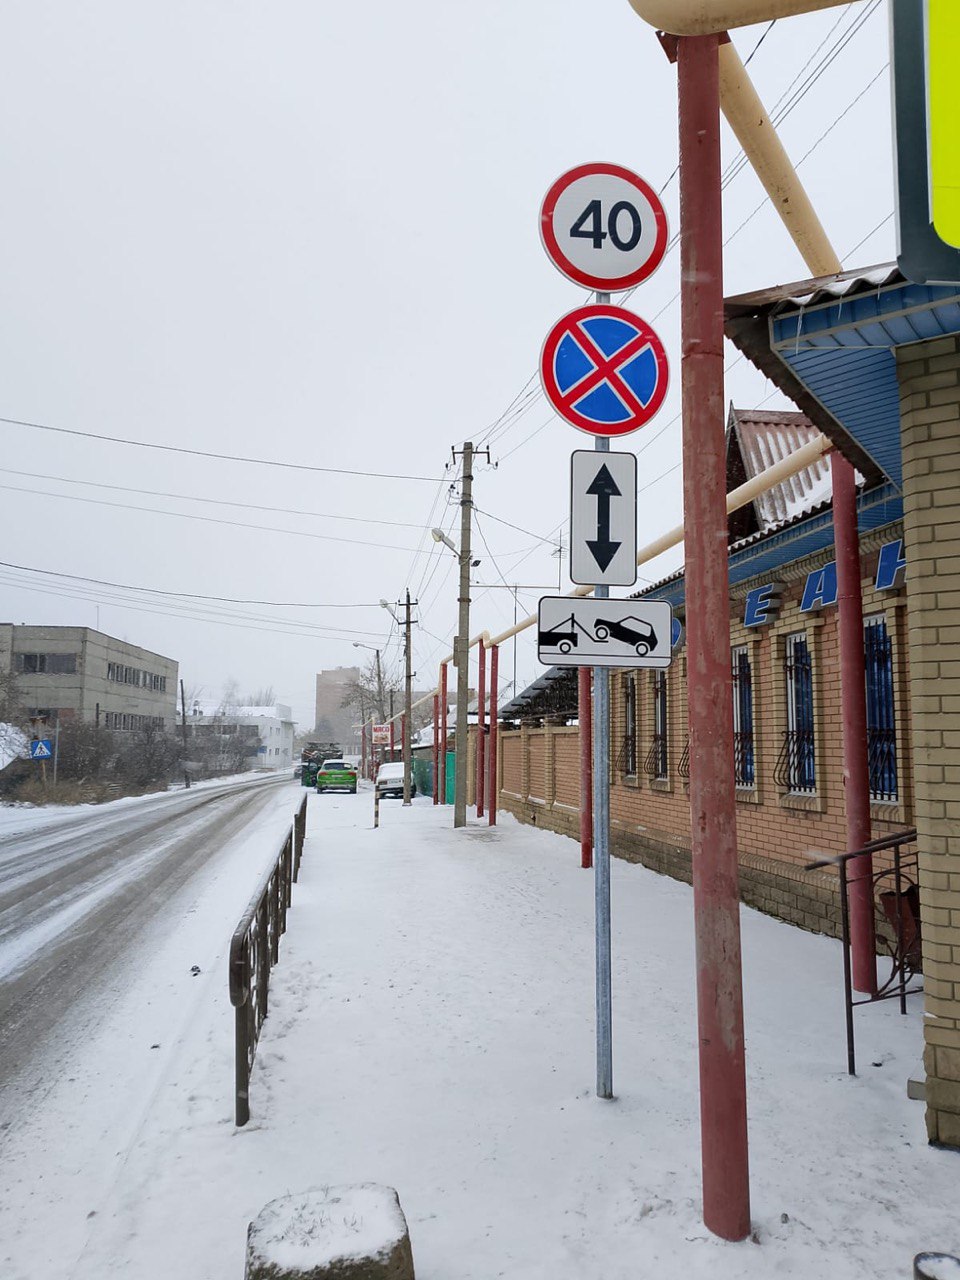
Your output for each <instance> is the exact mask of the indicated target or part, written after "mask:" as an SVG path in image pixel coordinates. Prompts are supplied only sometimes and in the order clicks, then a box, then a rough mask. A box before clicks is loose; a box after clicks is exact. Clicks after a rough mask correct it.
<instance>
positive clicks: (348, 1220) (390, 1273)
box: [244, 1182, 414, 1280]
mask: <svg viewBox="0 0 960 1280" xmlns="http://www.w3.org/2000/svg"><path fill="white" fill-rule="evenodd" d="M244 1275H245V1278H246V1280H414V1274H413V1252H412V1250H411V1248H410V1234H409V1232H408V1230H407V1220H406V1218H405V1217H404V1216H403V1210H402V1209H401V1208H400V1200H399V1197H398V1196H397V1193H396V1191H394V1189H393V1187H383V1186H379V1185H378V1184H377V1183H374V1182H363V1183H357V1184H355V1185H352V1186H351V1185H347V1186H341V1187H315V1188H312V1189H311V1190H309V1191H301V1192H299V1193H298V1194H296V1195H291V1196H282V1197H281V1198H280V1199H279V1200H271V1201H270V1203H269V1204H268V1205H266V1206H265V1207H264V1208H263V1209H262V1210H261V1211H260V1213H259V1214H258V1215H257V1217H256V1218H255V1219H254V1220H253V1222H251V1223H250V1228H249V1230H248V1232H247V1265H246V1270H245V1272H244Z"/></svg>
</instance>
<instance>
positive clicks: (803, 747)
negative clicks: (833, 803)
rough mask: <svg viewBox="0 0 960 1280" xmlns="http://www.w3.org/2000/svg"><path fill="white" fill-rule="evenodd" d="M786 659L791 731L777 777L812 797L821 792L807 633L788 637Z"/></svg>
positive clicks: (789, 786) (800, 632)
mask: <svg viewBox="0 0 960 1280" xmlns="http://www.w3.org/2000/svg"><path fill="white" fill-rule="evenodd" d="M784 656H785V661H784V676H785V680H786V696H787V728H786V732H785V733H784V742H783V747H782V748H781V751H780V758H779V760H778V761H777V768H776V770H775V777H776V780H777V782H778V783H779V784H780V785H781V786H785V787H787V788H788V789H789V790H790V791H796V792H801V793H811V792H814V791H816V788H817V769H816V752H815V744H814V735H813V663H812V661H811V658H810V649H809V648H808V646H807V636H806V632H804V631H795V632H793V634H792V635H789V636H787V643H786V652H785V655H784Z"/></svg>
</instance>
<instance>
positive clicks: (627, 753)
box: [622, 675, 637, 776]
mask: <svg viewBox="0 0 960 1280" xmlns="http://www.w3.org/2000/svg"><path fill="white" fill-rule="evenodd" d="M622 771H623V772H624V773H626V774H629V775H631V776H632V775H633V774H635V773H636V772H637V681H636V677H635V676H633V675H628V676H625V677H624V681H623V756H622Z"/></svg>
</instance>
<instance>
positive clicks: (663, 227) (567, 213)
mask: <svg viewBox="0 0 960 1280" xmlns="http://www.w3.org/2000/svg"><path fill="white" fill-rule="evenodd" d="M540 238H541V239H542V241H543V247H544V248H545V249H546V251H547V254H548V256H549V258H550V260H551V261H552V262H553V264H554V266H555V267H556V268H557V269H558V270H559V271H561V272H562V273H563V274H564V275H565V276H566V277H567V278H568V279H569V280H573V281H575V282H576V283H577V284H581V285H584V286H585V287H586V288H588V289H598V290H600V291H602V292H608V291H611V290H615V289H631V288H632V287H633V286H634V285H637V284H640V283H641V281H643V280H646V279H647V277H648V276H651V275H652V274H653V272H654V271H656V269H657V267H658V266H659V265H660V263H661V261H662V260H663V255H664V253H665V252H666V249H667V215H666V213H665V212H664V208H663V205H662V204H661V203H660V198H659V196H658V195H657V193H656V192H655V191H654V190H653V188H652V187H651V186H650V185H649V183H647V182H645V181H644V180H643V178H641V177H639V176H638V175H637V174H635V173H632V172H631V171H630V170H629V169H624V168H623V167H622V166H620V165H617V164H583V165H580V166H578V167H577V168H576V169H570V170H568V172H567V173H565V174H564V175H563V176H562V177H560V178H558V179H557V181H556V182H555V183H554V184H553V186H552V187H551V188H550V190H549V191H548V192H547V194H546V196H545V197H544V201H543V205H542V207H541V210H540Z"/></svg>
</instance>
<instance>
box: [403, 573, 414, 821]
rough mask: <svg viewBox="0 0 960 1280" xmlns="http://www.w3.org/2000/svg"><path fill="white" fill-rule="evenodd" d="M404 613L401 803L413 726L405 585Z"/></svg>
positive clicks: (406, 788) (407, 792)
mask: <svg viewBox="0 0 960 1280" xmlns="http://www.w3.org/2000/svg"><path fill="white" fill-rule="evenodd" d="M404 607H405V609H406V615H405V617H404V622H403V627H404V632H405V639H404V646H403V654H404V666H405V671H404V677H403V679H404V691H403V692H404V712H405V714H404V717H403V803H404V804H405V805H408V804H409V803H410V790H411V788H410V772H411V760H410V732H411V729H412V727H413V670H412V649H411V645H410V588H409V587H407V598H406V601H405V605H404Z"/></svg>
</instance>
